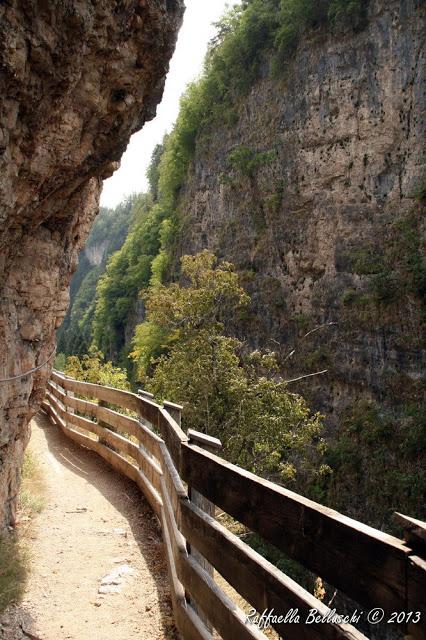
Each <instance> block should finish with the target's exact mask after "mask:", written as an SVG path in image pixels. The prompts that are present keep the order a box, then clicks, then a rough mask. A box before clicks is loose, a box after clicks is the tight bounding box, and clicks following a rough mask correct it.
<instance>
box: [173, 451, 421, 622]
mask: <svg viewBox="0 0 426 640" xmlns="http://www.w3.org/2000/svg"><path fill="white" fill-rule="evenodd" d="M181 475H182V478H183V479H184V480H185V481H186V482H188V484H191V485H192V486H193V487H194V488H196V489H197V490H198V491H199V492H200V493H202V494H203V495H204V496H205V497H207V498H208V499H209V500H211V501H212V502H214V503H215V504H216V505H218V506H220V507H221V508H222V509H224V511H227V512H228V513H229V514H230V515H232V516H233V517H234V518H236V519H237V520H239V521H240V522H242V523H243V524H245V525H246V526H247V527H249V528H250V529H251V530H253V531H256V532H257V533H259V535H261V536H262V537H263V538H264V539H265V540H267V541H269V542H271V543H272V544H273V545H275V546H276V547H277V548H278V549H281V550H282V551H284V552H285V553H286V554H287V555H289V556H290V557H291V558H294V559H295V560H298V561H299V562H301V563H302V564H303V565H304V566H305V567H307V568H308V569H310V570H311V571H314V572H316V573H317V574H318V575H320V576H321V577H323V578H324V579H325V580H327V581H328V582H330V583H331V584H333V585H334V586H336V587H338V588H339V589H342V591H344V592H345V593H346V594H347V595H349V596H350V597H352V598H353V599H354V600H356V601H357V602H360V603H361V604H364V605H366V606H371V607H377V606H379V607H382V608H383V609H385V610H387V611H396V610H404V606H405V593H406V567H407V558H408V553H409V550H408V549H407V548H406V547H405V545H404V544H403V543H402V541H401V540H398V539H397V538H394V537H393V536H389V535H387V534H385V533H383V532H381V531H377V530H376V529H373V528H371V527H368V526H366V525H363V524H361V523H359V522H357V521H355V520H352V519H351V518H348V517H346V516H343V515H341V514H340V513H337V512H336V511H334V510H332V509H328V508H326V507H323V506H321V505H319V504H316V503H315V502H313V501H311V500H308V499H307V498H304V497H302V496H300V495H298V494H296V493H293V492H292V491H288V490H287V489H284V488H283V487H279V486H277V485H275V484H273V483H272V482H268V481H267V480H264V479H261V478H259V477H257V476H255V475H254V474H252V473H250V472H248V471H245V470H243V469H241V468H239V467H237V466H235V465H232V464H230V463H228V462H225V461H224V460H222V459H221V458H219V457H217V456H215V455H213V454H212V453H208V452H206V451H204V450H203V449H200V448H199V447H196V446H191V445H188V444H187V443H182V467H181Z"/></svg>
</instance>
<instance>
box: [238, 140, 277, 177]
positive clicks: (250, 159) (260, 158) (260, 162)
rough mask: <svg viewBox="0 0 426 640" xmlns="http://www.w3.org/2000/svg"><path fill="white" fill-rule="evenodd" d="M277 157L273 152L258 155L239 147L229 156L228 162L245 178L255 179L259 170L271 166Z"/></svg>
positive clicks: (246, 148)
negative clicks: (254, 176)
mask: <svg viewBox="0 0 426 640" xmlns="http://www.w3.org/2000/svg"><path fill="white" fill-rule="evenodd" d="M274 157H275V153H274V152H273V151H262V152H261V153H256V152H255V151H253V150H252V149H249V148H248V147H243V146H241V147H237V148H236V149H234V150H233V151H231V153H230V154H229V155H228V162H229V164H230V165H231V167H232V168H233V169H236V170H237V171H239V172H240V173H242V174H243V175H244V176H247V177H253V175H254V174H255V173H256V171H257V169H258V168H259V167H261V166H264V165H267V164H270V163H271V162H272V160H273V159H274Z"/></svg>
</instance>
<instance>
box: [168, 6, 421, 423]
mask: <svg viewBox="0 0 426 640" xmlns="http://www.w3.org/2000/svg"><path fill="white" fill-rule="evenodd" d="M425 12H426V7H425V5H424V3H423V2H419V1H417V2H416V1H414V0H404V1H400V0H388V1H386V2H385V1H383V0H376V1H371V2H370V3H369V8H368V19H367V20H366V24H364V25H363V28H362V29H358V30H357V31H355V32H354V31H353V30H348V29H347V30H343V31H342V32H341V33H340V34H336V33H326V32H322V33H321V32H317V33H313V34H311V36H310V37H307V38H305V39H304V40H303V42H302V43H301V44H300V45H299V47H298V50H297V52H296V55H295V57H294V59H293V60H292V61H290V62H289V63H288V64H287V65H286V69H284V70H281V71H280V73H279V79H272V78H271V76H270V74H268V73H267V71H265V72H264V73H263V78H262V79H260V80H259V81H257V82H256V83H255V84H254V85H253V86H252V87H251V89H250V91H249V93H248V95H247V96H245V97H244V99H241V100H240V102H239V104H238V105H237V107H236V114H235V113H234V114H232V116H233V117H232V120H233V124H232V126H225V125H224V126H223V128H222V129H221V130H220V131H218V130H217V128H216V130H215V131H210V130H208V129H207V130H206V129H204V130H203V131H202V132H201V134H199V135H198V138H197V144H196V152H195V158H194V161H193V163H192V165H191V167H190V171H189V175H188V178H187V180H186V182H185V185H184V189H183V193H182V194H181V196H180V199H179V213H178V218H179V225H180V226H179V229H180V232H179V237H178V240H177V244H178V247H177V249H176V252H175V257H176V264H177V258H178V257H179V255H181V254H185V253H195V252H197V251H199V250H201V249H203V248H205V247H207V248H209V249H211V250H213V251H214V252H215V253H217V254H218V255H219V256H221V257H225V258H226V259H227V260H230V261H232V262H234V263H235V264H236V266H237V268H238V270H239V271H240V272H241V274H242V275H243V279H244V284H245V285H246V287H247V288H248V289H249V291H250V293H251V294H252V298H253V303H254V307H253V313H252V315H250V317H246V318H245V319H244V318H243V321H244V329H243V331H242V336H241V337H243V338H245V339H246V340H247V341H248V343H249V345H250V346H251V347H258V346H262V347H269V348H271V349H273V350H275V351H278V352H279V353H280V355H281V357H282V361H284V366H283V372H284V374H285V376H286V377H288V378H293V377H297V376H298V375H301V374H309V373H312V372H316V371H320V370H324V369H327V370H328V373H327V374H324V375H322V376H318V377H313V378H307V379H306V380H304V381H303V382H301V383H299V384H298V385H293V386H292V387H291V389H292V390H295V391H298V392H301V393H302V394H303V395H305V396H306V397H307V398H308V400H309V401H310V403H311V405H312V406H313V407H314V408H315V409H319V410H322V411H324V412H325V413H326V414H327V417H328V420H329V422H330V423H331V424H333V422H334V424H336V423H337V422H338V420H339V421H340V420H341V417H342V413H343V412H344V411H346V410H347V409H348V407H350V406H353V405H354V404H356V403H358V402H359V401H360V400H364V401H365V400H366V401H369V400H374V401H377V402H379V403H380V405H381V406H382V407H386V406H392V407H395V405H396V404H398V405H399V406H400V408H401V406H402V405H404V403H410V402H414V403H416V402H418V401H419V400H420V398H421V376H422V370H423V371H424V350H423V349H424V344H423V342H422V317H423V310H424V307H422V302H421V298H422V297H424V294H425V266H424V262H422V258H421V255H422V253H423V255H424V248H425V246H424V237H425V236H424V230H425V221H424V216H423V215H422V212H423V208H422V203H421V200H419V197H416V194H417V196H418V192H419V189H420V185H421V182H422V179H423V176H424V172H425V165H424V151H425V148H424V142H425V121H424V113H425V112H424V105H425V102H424V96H425V81H426V75H425V65H424V62H425V49H424V45H425ZM330 323H331V324H330ZM319 326H321V328H319V329H317V330H315V331H313V332H312V333H310V335H308V336H307V337H303V336H305V335H306V334H307V333H308V332H310V331H311V330H313V329H316V328H317V327H319ZM293 348H295V352H294V354H292V355H289V354H290V352H291V351H292V350H293ZM287 356H289V357H287ZM333 415H334V416H338V420H337V419H334V420H333Z"/></svg>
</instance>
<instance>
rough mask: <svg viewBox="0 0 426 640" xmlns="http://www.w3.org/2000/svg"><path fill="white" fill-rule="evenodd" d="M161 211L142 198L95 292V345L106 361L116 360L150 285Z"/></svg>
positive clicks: (150, 201) (162, 213)
mask: <svg viewBox="0 0 426 640" xmlns="http://www.w3.org/2000/svg"><path fill="white" fill-rule="evenodd" d="M163 218H164V212H163V210H162V209H161V207H160V205H159V204H156V205H153V203H152V200H151V198H150V197H149V196H144V197H143V198H142V199H141V200H140V202H139V206H138V209H137V212H135V222H134V224H133V226H132V228H131V230H130V232H129V234H128V236H127V238H126V241H125V243H124V244H123V246H122V248H121V249H120V250H119V251H117V252H116V253H115V254H114V255H113V256H112V257H111V258H110V260H109V261H108V264H107V268H106V271H105V274H104V275H103V276H102V277H101V278H100V279H99V281H98V284H97V291H96V310H95V313H94V320H93V338H94V344H95V345H96V346H97V347H98V348H99V349H100V350H101V351H102V353H104V354H105V355H107V356H108V357H109V358H114V359H116V360H117V359H118V358H119V356H120V355H121V353H122V350H123V348H124V346H125V328H126V325H127V323H128V321H129V318H130V316H131V314H132V313H134V310H135V305H136V302H137V300H138V295H139V291H140V290H141V289H142V288H144V287H147V286H148V285H149V282H150V279H151V275H152V270H151V266H152V262H153V260H154V258H155V256H156V255H157V254H158V252H159V250H160V238H159V231H160V225H161V222H162V220H163Z"/></svg>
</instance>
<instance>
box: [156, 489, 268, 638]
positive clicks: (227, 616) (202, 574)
mask: <svg viewBox="0 0 426 640" xmlns="http://www.w3.org/2000/svg"><path fill="white" fill-rule="evenodd" d="M161 484H162V492H161V497H162V501H163V510H164V517H165V522H166V526H167V531H168V536H169V543H170V545H171V549H172V553H173V559H174V563H175V567H176V571H177V576H178V579H179V580H180V582H182V584H183V585H184V587H185V588H186V590H187V591H188V592H189V594H190V596H191V601H192V599H194V601H195V604H196V605H197V609H196V611H197V610H198V608H200V609H201V610H202V611H203V612H204V613H205V614H206V619H207V620H209V622H211V623H212V625H213V626H214V627H215V628H216V629H217V630H218V631H219V632H220V633H221V635H222V637H223V638H224V639H226V638H230V639H232V640H233V639H234V638H241V639H242V640H244V639H251V640H252V639H253V638H262V639H263V640H264V639H265V636H264V635H263V634H262V633H260V632H259V633H257V629H256V627H254V626H251V625H249V624H247V622H246V616H245V615H244V613H243V612H242V611H241V610H240V609H239V608H238V607H237V606H236V605H235V603H234V602H232V600H231V599H230V598H228V597H227V596H226V595H225V594H224V593H223V591H222V590H221V589H220V588H219V587H218V585H216V584H215V582H214V580H213V579H212V578H211V577H210V576H209V574H208V573H207V572H206V571H205V570H204V569H203V568H202V567H201V566H200V564H199V563H198V562H197V560H195V559H194V558H193V557H192V556H190V555H188V553H187V549H186V544H185V538H184V537H183V535H182V534H181V533H180V531H179V529H178V527H177V524H176V521H175V517H174V513H173V507H172V504H171V502H170V498H169V495H168V490H167V485H166V483H165V481H164V479H162V481H161ZM194 567H195V568H194ZM207 579H208V580H207ZM212 592H213V593H212ZM213 611H214V613H212V612H213Z"/></svg>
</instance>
